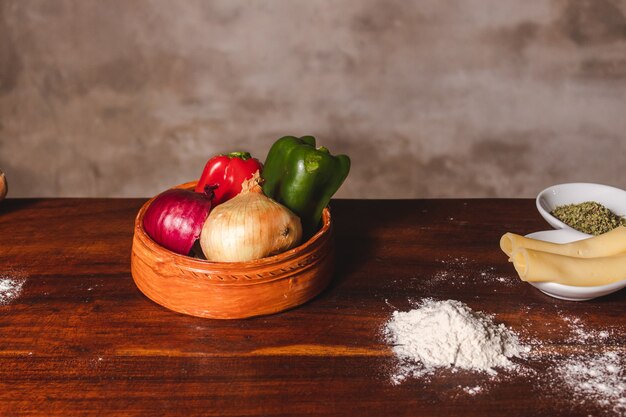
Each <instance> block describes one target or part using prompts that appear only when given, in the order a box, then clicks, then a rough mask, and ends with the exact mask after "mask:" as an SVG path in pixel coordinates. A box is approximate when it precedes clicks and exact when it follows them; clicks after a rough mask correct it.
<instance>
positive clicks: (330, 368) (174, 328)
mask: <svg viewBox="0 0 626 417" xmlns="http://www.w3.org/2000/svg"><path fill="white" fill-rule="evenodd" d="M143 202H145V200H143V199H34V200H31V199H8V200H5V201H4V202H1V203H0V276H2V277H4V278H7V277H9V278H10V277H15V278H19V279H22V280H23V281H24V285H23V289H22V292H21V294H20V295H19V296H18V297H16V298H15V299H14V300H11V301H10V302H8V303H7V304H6V305H3V306H0V387H1V389H0V415H3V416H5V415H7V416H8V415H46V416H49V415H117V416H125V415H185V416H192V415H207V416H304V415H320V416H329V415H355V416H366V415H367V416H369V415H371V416H392V417H393V416H405V415H407V416H408V415H439V416H448V415H450V416H452V415H459V416H460V415H462V416H484V415H507V416H531V415H539V414H545V415H564V416H565V415H567V416H587V415H607V414H608V415H610V414H611V413H614V411H613V410H612V409H611V407H610V406H609V407H608V408H607V407H606V406H603V405H601V404H598V403H597V401H593V400H589V401H585V400H584V398H582V399H581V398H579V397H576V396H575V395H574V393H572V392H571V391H570V390H568V388H567V387H565V386H564V385H562V384H560V383H558V381H554V380H553V378H552V377H551V376H550V374H549V369H552V368H553V367H554V364H555V363H557V362H555V361H557V360H558V358H559V357H563V356H566V355H568V354H574V353H576V352H581V351H590V352H591V351H599V352H602V351H606V350H614V351H620V352H622V353H624V347H625V346H626V332H625V330H626V316H625V315H624V308H625V307H626V291H621V292H617V293H615V294H612V295H609V296H606V297H603V298H600V299H596V300H592V301H587V302H568V301H560V300H556V299H553V298H550V297H548V296H546V295H544V294H543V293H541V292H539V291H538V290H536V289H535V288H533V287H531V286H530V285H528V284H526V283H523V282H521V281H519V278H518V277H517V275H516V274H515V272H514V270H513V268H512V266H511V264H509V263H508V262H507V258H506V256H505V255H504V254H503V253H502V252H501V251H500V249H499V245H498V241H499V238H500V236H501V235H502V234H503V233H504V232H507V231H512V232H516V233H521V234H525V233H529V232H533V231H538V230H546V229H549V226H548V225H547V224H546V223H545V222H544V221H543V219H541V217H540V216H539V214H538V213H537V211H536V209H535V207H534V201H532V200H529V199H498V200H496V199H465V200H457V199H439V200H335V201H333V202H332V205H331V210H332V212H333V219H334V222H335V227H336V228H335V232H336V235H335V239H336V251H337V257H336V272H335V275H334V277H333V280H332V282H331V284H330V286H329V287H328V288H327V289H326V290H325V291H324V292H323V293H322V294H320V295H319V296H318V297H316V298H314V299H313V300H311V301H310V302H308V303H306V304H305V305H302V306H300V307H298V308H295V309H293V310H290V311H286V312H283V313H279V314H276V315H272V316H266V317H257V318H253V319H247V320H231V321H220V320H211V319H202V318H196V317H190V316H185V315H182V314H178V313H174V312H171V311H169V310H167V309H165V308H163V307H161V306H159V305H157V304H155V303H154V302H152V301H150V300H149V299H148V298H146V297H145V296H144V295H143V294H142V293H141V292H140V291H139V290H138V289H137V288H136V286H135V284H134V282H133V280H132V277H131V274H130V252H131V241H132V233H133V221H134V218H135V215H136V213H137V211H138V210H139V208H140V206H141V205H142V203H143ZM425 297H432V298H435V299H439V300H447V299H454V300H459V301H462V302H464V303H467V304H468V305H469V306H470V307H471V308H472V309H474V310H477V311H483V312H485V313H488V314H493V315H494V320H495V321H496V322H498V323H504V324H505V325H507V326H509V327H510V328H511V329H512V330H513V331H515V332H517V333H518V334H519V335H520V338H521V339H522V341H528V340H531V339H534V340H541V341H542V343H541V344H540V345H538V346H535V348H534V349H535V353H534V354H533V358H532V359H524V360H520V361H519V362H520V364H521V365H523V366H524V367H525V368H526V369H527V370H528V372H523V373H521V374H515V373H514V374H506V373H502V376H501V378H499V379H495V380H494V379H493V378H490V377H489V376H487V375H484V374H480V373H473V372H466V371H459V372H451V371H449V370H443V371H441V372H437V373H435V374H434V375H432V376H430V377H429V378H409V379H407V380H405V381H404V382H403V383H401V384H394V383H392V377H393V375H394V372H395V369H396V367H397V361H396V359H395V358H394V355H393V353H392V351H391V348H390V346H388V344H387V343H386V342H385V341H384V338H383V337H382V334H381V329H382V327H383V326H384V324H385V322H386V321H387V320H389V318H390V315H391V314H392V312H393V311H394V310H396V309H398V310H408V309H410V308H411V306H412V305H413V304H412V303H414V302H416V301H419V300H420V299H422V298H425ZM575 320H578V323H580V325H584V326H586V328H588V329H597V330H598V331H599V330H600V329H604V330H606V332H607V333H606V334H605V337H603V338H601V340H595V339H593V338H588V339H586V340H582V339H581V338H578V339H576V337H573V336H575V335H573V334H572V328H571V323H572V322H573V321H575ZM607 334H608V336H606V335H607ZM551 367H552V368H551ZM473 386H480V387H481V392H480V393H477V394H470V393H468V392H467V389H466V388H467V387H473Z"/></svg>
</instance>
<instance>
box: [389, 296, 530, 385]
mask: <svg viewBox="0 0 626 417" xmlns="http://www.w3.org/2000/svg"><path fill="white" fill-rule="evenodd" d="M384 335H385V339H386V341H387V342H388V343H389V344H391V345H393V351H394V353H395V355H396V357H397V358H398V361H399V365H398V369H397V371H396V372H395V374H394V375H393V376H392V383H394V384H399V383H401V382H402V381H404V380H405V379H406V378H408V377H421V376H425V375H429V374H432V373H434V372H435V371H436V370H437V369H440V368H451V369H453V370H458V369H464V370H470V371H475V372H483V373H487V374H488V375H491V376H494V375H496V374H497V372H496V369H495V368H502V369H508V370H514V369H517V368H519V366H518V365H516V364H515V363H513V362H511V360H510V358H512V357H521V356H522V355H524V354H526V353H527V352H528V351H529V348H528V347H527V346H524V345H523V344H521V343H520V342H519V339H518V337H517V335H516V334H515V333H513V332H512V331H511V330H509V329H508V328H506V326H504V325H503V324H499V325H498V324H495V323H494V322H493V318H492V317H490V316H488V315H486V314H484V313H481V312H475V311H473V310H472V309H471V308H469V307H468V306H467V305H466V304H464V303H462V302H460V301H456V300H446V301H435V300H433V299H428V298H427V299H424V300H422V301H421V302H420V303H419V304H418V305H417V308H415V309H413V310H411V311H408V312H400V311H395V312H394V313H393V315H392V317H391V319H390V320H389V321H388V322H387V323H386V325H385V328H384ZM480 390H481V388H480V387H470V388H468V391H471V392H469V393H471V394H475V393H478V392H480Z"/></svg>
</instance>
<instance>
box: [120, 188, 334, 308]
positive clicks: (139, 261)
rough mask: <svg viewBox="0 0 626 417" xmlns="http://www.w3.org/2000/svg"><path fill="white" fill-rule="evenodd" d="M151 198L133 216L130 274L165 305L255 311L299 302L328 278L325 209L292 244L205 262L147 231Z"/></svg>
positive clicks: (328, 235) (330, 266)
mask: <svg viewBox="0 0 626 417" xmlns="http://www.w3.org/2000/svg"><path fill="white" fill-rule="evenodd" d="M195 184H196V183H195V182H190V183H186V184H182V185H179V186H177V187H175V188H186V189H192V188H193V187H194V186H195ZM153 200H154V198H153V199H151V200H149V201H148V202H147V203H146V204H144V205H143V207H141V209H140V210H139V213H138V214H137V217H136V219H135V235H134V237H133V248H132V253H131V261H130V262H131V273H132V276H133V280H134V281H135V284H136V285H137V287H138V288H139V290H140V291H141V292H142V293H144V294H145V295H146V296H147V297H148V298H150V299H151V300H153V301H154V302H156V303H158V304H160V305H162V306H164V307H166V308H169V309H170V310H174V311H177V312H179V313H184V314H189V315H192V316H198V317H208V318H214V319H238V318H246V317H253V316H261V315H266V314H272V313H277V312H279V311H283V310H287V309H289V308H292V307H296V306H298V305H300V304H303V303H305V302H306V301H308V300H310V299H311V298H313V297H315V296H316V295H317V294H319V293H320V292H321V291H322V290H323V289H324V288H325V287H326V285H327V284H328V283H329V282H330V279H331V277H332V272H333V262H334V250H333V249H334V248H333V239H332V237H333V228H332V222H331V216H330V211H329V210H328V208H326V209H324V213H323V219H322V220H323V225H322V228H321V229H320V230H319V231H318V232H317V233H316V234H315V235H314V236H313V237H311V238H310V239H309V240H308V241H306V242H304V243H303V244H301V245H300V246H298V247H296V248H294V249H291V250H289V251H287V252H283V253H281V254H278V255H275V256H270V257H267V258H262V259H257V260H254V261H249V262H209V261H205V260H201V259H196V258H192V257H189V256H183V255H179V254H177V253H174V252H172V251H170V250H168V249H165V248H164V247H162V246H161V245H159V244H157V243H156V242H154V241H153V240H152V239H151V238H150V236H148V234H147V233H146V231H145V230H144V228H143V216H144V214H145V212H146V209H147V208H148V206H149V205H150V204H151V203H152V201H153Z"/></svg>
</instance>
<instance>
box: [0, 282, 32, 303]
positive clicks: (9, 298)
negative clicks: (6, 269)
mask: <svg viewBox="0 0 626 417" xmlns="http://www.w3.org/2000/svg"><path fill="white" fill-rule="evenodd" d="M25 281H26V279H25V278H23V277H20V276H15V277H11V276H6V275H0V306H4V305H7V304H10V303H11V302H13V300H15V299H16V298H17V297H19V296H20V293H21V292H22V287H23V286H24V282H25Z"/></svg>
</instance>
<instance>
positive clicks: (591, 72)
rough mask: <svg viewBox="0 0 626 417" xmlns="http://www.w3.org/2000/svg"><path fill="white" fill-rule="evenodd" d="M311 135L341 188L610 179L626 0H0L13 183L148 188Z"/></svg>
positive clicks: (624, 88)
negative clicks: (334, 166)
mask: <svg viewBox="0 0 626 417" xmlns="http://www.w3.org/2000/svg"><path fill="white" fill-rule="evenodd" d="M284 134H295V135H303V134H313V135H316V136H317V137H318V140H319V141H320V142H321V143H322V144H324V145H326V146H327V147H329V148H330V149H331V150H332V151H333V152H337V153H348V154H349V155H350V156H351V157H352V159H353V169H352V172H351V174H350V177H349V178H348V180H347V182H346V183H345V185H344V187H343V188H342V190H341V191H340V193H339V196H340V197H438V196H446V197H449V196H473V197H485V196H501V197H518V196H520V197H530V196H534V195H535V194H536V192H537V191H539V190H540V189H542V188H543V187H545V186H548V185H550V184H553V183H558V182H565V181H592V182H602V183H608V184H613V185H617V186H620V187H622V188H624V187H626V164H625V163H624V161H625V155H626V1H619V0H552V1H548V0H545V1H540V0H534V1H517V0H462V1H461V0H458V1H455V0H450V1H440V0H423V1H405V0H351V1H342V2H336V1H331V0H308V1H292V0H276V1H246V0H224V1H191V0H185V1H168V0H162V1H158V0H155V1H148V0H145V1H144V0H133V1H127V0H116V1H112V0H107V1H102V0H0V168H2V169H3V170H4V171H5V172H6V173H7V176H8V179H9V182H10V196H13V197H18V196H149V195H153V194H156V193H157V192H159V191H160V190H162V189H164V188H166V187H167V186H169V185H172V184H176V183H180V182H184V181H188V180H191V179H193V178H195V177H197V176H198V175H199V173H200V172H201V170H202V167H203V166H204V162H205V160H206V159H207V158H208V157H209V156H211V155H213V154H215V153H218V152H225V151H230V150H237V149H247V150H250V151H251V152H253V153H254V154H255V155H257V156H258V157H259V158H260V159H264V158H265V155H266V152H267V150H268V148H269V146H270V144H271V143H272V142H273V141H274V140H275V139H277V138H278V137H279V136H282V135H284Z"/></svg>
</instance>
